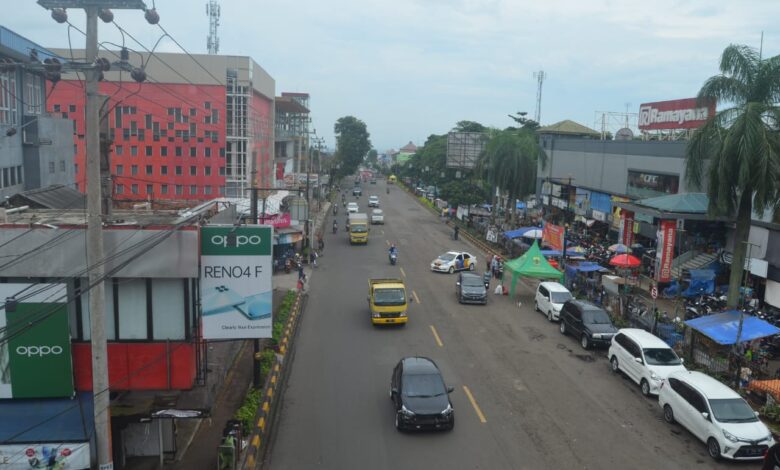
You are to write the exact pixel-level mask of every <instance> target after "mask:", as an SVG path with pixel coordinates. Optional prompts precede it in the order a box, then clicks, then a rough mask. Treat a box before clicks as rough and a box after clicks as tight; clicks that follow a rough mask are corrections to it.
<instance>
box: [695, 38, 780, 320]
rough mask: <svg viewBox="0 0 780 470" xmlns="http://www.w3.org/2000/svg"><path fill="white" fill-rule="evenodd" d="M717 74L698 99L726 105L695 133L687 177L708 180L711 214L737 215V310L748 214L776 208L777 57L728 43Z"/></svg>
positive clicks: (779, 196) (732, 295) (779, 153)
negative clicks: (715, 101) (763, 54)
mask: <svg viewBox="0 0 780 470" xmlns="http://www.w3.org/2000/svg"><path fill="white" fill-rule="evenodd" d="M720 71H721V74H720V75H715V76H713V77H710V78H709V79H707V81H705V82H704V85H702V88H701V90H699V94H698V99H699V101H700V102H707V101H710V100H717V101H718V102H720V103H721V104H723V103H727V104H729V105H730V107H727V108H725V109H723V110H721V111H720V112H718V113H717V114H716V115H715V116H714V117H713V118H712V119H710V120H709V121H707V123H706V124H705V125H704V126H702V127H701V128H699V129H698V130H697V131H696V132H695V133H694V134H693V136H692V138H691V140H690V142H689V143H688V148H687V151H686V157H687V158H686V171H685V175H686V179H687V180H688V182H689V183H691V184H692V185H693V186H696V187H701V186H702V183H703V182H704V181H705V180H706V183H707V195H708V196H709V212H710V213H711V214H719V215H727V216H733V215H734V214H735V212H736V217H737V222H736V229H735V237H734V239H735V243H734V257H733V260H732V263H731V277H730V278H729V292H728V301H727V303H728V306H729V307H735V306H737V302H738V300H739V285H740V283H741V280H742V275H743V271H744V265H745V252H746V251H747V244H746V243H745V242H746V241H747V239H748V233H749V232H750V220H751V212H755V213H756V214H762V213H763V212H764V210H765V209H772V210H775V211H776V209H777V207H778V205H780V135H778V129H779V128H780V106H778V105H777V103H780V56H775V57H772V58H770V59H762V58H761V57H760V56H759V54H758V53H757V52H756V50H755V49H753V48H750V47H748V46H743V45H734V44H732V45H729V46H728V47H727V48H726V49H725V50H724V51H723V54H722V55H721V59H720ZM707 160H709V166H708V168H706V169H705V162H706V161H707Z"/></svg>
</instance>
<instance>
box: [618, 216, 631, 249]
mask: <svg viewBox="0 0 780 470" xmlns="http://www.w3.org/2000/svg"><path fill="white" fill-rule="evenodd" d="M619 233H620V243H622V244H624V245H626V246H631V245H633V244H634V213H633V212H632V211H626V210H623V211H620V232H619Z"/></svg>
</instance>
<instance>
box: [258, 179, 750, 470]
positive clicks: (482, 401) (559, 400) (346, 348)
mask: <svg viewBox="0 0 780 470" xmlns="http://www.w3.org/2000/svg"><path fill="white" fill-rule="evenodd" d="M370 194H377V195H379V197H380V200H381V202H382V208H383V209H384V211H385V219H386V225H384V226H381V225H379V226H373V227H372V230H371V233H370V239H369V243H368V245H367V246H350V245H349V243H348V240H347V236H346V234H345V233H343V226H344V220H345V217H346V216H345V214H344V213H343V210H342V208H340V210H339V214H338V216H337V219H338V221H339V233H338V234H336V235H332V234H330V233H328V235H327V239H326V250H325V254H324V256H323V257H322V258H321V259H320V260H319V262H318V264H320V267H319V268H317V271H316V272H315V273H314V274H313V275H312V279H311V282H310V301H309V303H308V305H307V308H306V312H305V314H304V316H303V317H302V322H301V324H300V329H299V333H298V336H297V338H296V340H295V349H294V353H293V355H292V361H293V362H292V370H291V373H290V376H289V380H288V382H287V387H286V389H285V390H284V392H283V398H282V400H283V403H282V409H281V411H280V415H279V418H278V420H277V422H276V423H275V426H274V428H273V430H272V439H271V443H270V445H271V447H270V449H269V452H268V455H267V458H266V462H265V464H266V466H265V468H271V469H273V470H283V469H295V470H300V469H338V470H342V469H377V470H381V469H491V470H492V469H496V470H497V469H569V468H571V469H574V468H576V469H606V468H610V469H688V470H690V469H692V468H696V469H708V468H757V467H759V465H758V464H755V463H749V464H744V463H736V464H735V463H716V462H714V461H712V460H711V459H710V457H709V456H707V453H706V449H705V446H704V444H702V443H700V442H699V441H698V440H696V439H695V438H694V437H693V436H692V435H691V434H690V433H688V432H687V431H686V430H685V429H683V428H681V427H679V426H677V425H675V426H670V425H668V424H666V423H665V422H663V418H662V414H661V410H660V409H659V407H658V404H657V401H656V400H651V399H646V398H644V397H643V396H642V395H641V394H640V392H639V389H638V387H637V386H636V385H634V384H633V382H630V381H629V380H628V379H625V378H623V377H621V376H616V375H613V374H612V373H611V372H610V370H609V364H608V362H607V360H606V351H604V350H597V351H585V350H583V349H582V348H581V347H580V345H579V343H578V342H577V341H576V340H575V339H574V338H572V337H563V336H562V335H561V334H560V333H559V332H558V327H557V324H550V323H548V322H547V320H546V319H545V318H544V317H543V316H542V315H541V314H539V313H535V312H534V311H533V300H532V296H531V289H532V288H531V287H530V286H519V292H520V297H519V299H520V301H521V302H522V305H521V306H518V303H517V300H518V299H515V300H514V301H512V300H510V299H509V298H508V297H504V296H495V295H493V294H491V295H490V299H489V302H488V305H487V306H473V305H460V304H458V302H457V300H456V299H455V277H456V276H454V275H447V274H438V273H432V272H430V270H429V265H430V261H431V260H432V259H434V258H435V257H436V256H438V255H439V254H441V253H442V252H444V251H447V250H450V249H457V250H463V251H468V252H470V253H472V254H476V255H477V257H478V262H479V264H478V267H479V269H480V270H482V269H484V266H485V256H484V254H483V253H482V252H480V251H479V250H476V249H475V248H474V247H473V246H471V245H469V244H468V243H467V242H465V241H463V240H460V241H453V240H451V239H450V230H449V229H448V228H447V227H446V226H444V225H443V224H442V223H441V222H440V221H439V220H438V218H437V217H435V216H433V215H432V214H431V213H430V212H428V211H427V210H426V209H425V208H423V207H422V206H421V205H420V204H419V203H418V202H416V201H415V200H414V199H413V198H412V197H411V196H409V195H408V194H406V193H404V192H403V191H401V190H400V189H398V188H397V187H391V194H389V195H387V194H385V183H384V181H380V182H379V184H377V185H376V186H374V185H365V186H364V196H363V197H361V198H360V200H359V203H360V208H361V211H363V212H365V211H367V209H368V208H367V207H366V203H367V198H368V195H370ZM354 200H355V198H354V197H351V198H348V201H354ZM330 225H331V223H330V222H327V223H326V224H325V227H330ZM389 242H394V243H396V245H397V246H398V247H399V262H398V265H396V266H391V265H390V264H389V262H388V260H387V248H388V243H389ZM370 277H402V278H403V279H404V280H405V282H406V285H407V289H408V291H409V292H410V293H411V294H412V296H413V297H415V299H416V300H418V301H419V303H417V302H415V303H413V304H411V306H410V309H409V324H408V325H407V326H406V327H403V328H390V329H385V328H375V327H373V326H372V325H371V323H370V319H369V313H368V306H367V302H366V295H367V290H368V283H367V279H368V278H370ZM494 285H495V284H494ZM409 355H423V356H428V357H430V358H432V359H433V360H435V361H436V362H437V364H438V365H439V367H440V369H441V370H442V372H443V374H444V378H445V381H446V382H447V385H451V386H454V387H455V391H454V392H453V394H452V395H451V399H452V402H453V405H454V407H455V416H456V425H455V429H454V430H453V431H452V432H443V433H409V434H407V433H400V432H398V431H396V429H395V428H394V427H393V409H392V405H391V402H390V400H389V399H388V388H389V383H390V375H391V372H392V369H393V367H394V366H395V364H396V363H397V362H398V360H399V359H400V358H401V357H404V356H409ZM469 394H470V395H471V398H470V397H469ZM472 398H473V400H472Z"/></svg>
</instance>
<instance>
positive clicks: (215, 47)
mask: <svg viewBox="0 0 780 470" xmlns="http://www.w3.org/2000/svg"><path fill="white" fill-rule="evenodd" d="M206 16H208V17H209V37H208V39H207V40H206V47H207V48H208V50H209V54H217V53H219V36H217V27H219V3H217V0H209V3H207V4H206Z"/></svg>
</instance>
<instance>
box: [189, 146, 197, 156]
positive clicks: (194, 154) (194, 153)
mask: <svg viewBox="0 0 780 470" xmlns="http://www.w3.org/2000/svg"><path fill="white" fill-rule="evenodd" d="M197 156H198V149H197V148H196V147H190V157H197Z"/></svg>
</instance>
